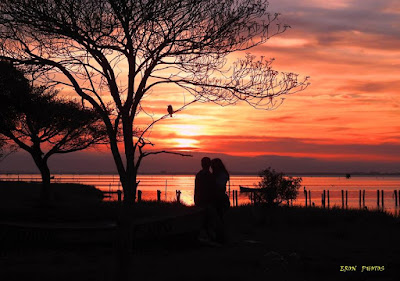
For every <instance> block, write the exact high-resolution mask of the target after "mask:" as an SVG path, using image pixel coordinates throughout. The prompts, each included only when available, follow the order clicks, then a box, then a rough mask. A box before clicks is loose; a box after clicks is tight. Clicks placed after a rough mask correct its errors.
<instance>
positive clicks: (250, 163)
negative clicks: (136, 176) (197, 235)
mask: <svg viewBox="0 0 400 281" xmlns="http://www.w3.org/2000/svg"><path fill="white" fill-rule="evenodd" d="M191 154H192V155H193V157H181V156H177V155H170V154H159V155H156V156H149V157H148V158H146V159H145V160H144V161H143V165H142V167H141V170H140V172H141V173H147V174H149V173H152V174H159V173H165V174H194V173H196V172H197V170H199V169H200V159H201V158H202V157H204V156H208V157H210V158H216V157H219V158H221V159H222V160H223V161H224V163H225V164H226V166H227V168H228V170H229V171H230V172H231V173H232V174H257V173H258V172H259V171H260V170H262V169H264V168H267V167H272V168H274V169H275V170H278V171H283V172H285V173H288V174H290V173H293V174H321V173H323V174H345V173H350V174H357V173H363V174H370V173H373V174H379V173H381V174H382V173H383V174H384V173H400V168H399V167H400V163H393V162H373V161H347V162H345V161H327V160H320V159H314V158H305V157H303V158H300V157H288V156H276V155H262V156H257V157H245V156H232V155H227V154H216V153H202V152H193V153H191ZM49 165H50V168H51V170H52V172H53V173H95V174H98V173H104V174H105V173H116V169H115V166H114V162H113V159H112V156H111V153H109V152H108V153H105V152H98V151H86V152H75V153H70V154H65V155H55V156H54V157H53V158H51V159H50V162H49ZM37 172H38V171H37V169H36V167H35V165H34V163H33V160H32V159H31V157H30V156H29V155H28V154H27V153H24V152H18V153H15V154H12V155H10V156H9V157H7V158H6V159H5V160H3V161H2V162H0V173H37Z"/></svg>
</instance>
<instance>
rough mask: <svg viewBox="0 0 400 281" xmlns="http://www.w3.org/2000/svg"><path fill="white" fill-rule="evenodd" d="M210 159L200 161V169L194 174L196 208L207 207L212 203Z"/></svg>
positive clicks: (205, 158) (204, 158)
mask: <svg viewBox="0 0 400 281" xmlns="http://www.w3.org/2000/svg"><path fill="white" fill-rule="evenodd" d="M210 166H211V159H210V158H208V157H203V158H202V159H201V167H202V169H201V170H200V171H199V172H198V173H197V174H196V179H195V184H194V204H195V205H196V206H198V207H207V206H209V205H211V204H212V203H213V201H212V200H213V196H212V195H213V193H212V191H213V176H212V174H211V172H210Z"/></svg>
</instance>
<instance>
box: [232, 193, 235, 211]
mask: <svg viewBox="0 0 400 281" xmlns="http://www.w3.org/2000/svg"><path fill="white" fill-rule="evenodd" d="M232 207H235V191H234V190H232Z"/></svg>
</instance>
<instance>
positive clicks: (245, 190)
mask: <svg viewBox="0 0 400 281" xmlns="http://www.w3.org/2000/svg"><path fill="white" fill-rule="evenodd" d="M239 187H240V192H253V191H260V190H261V188H254V187H247V186H241V185H239Z"/></svg>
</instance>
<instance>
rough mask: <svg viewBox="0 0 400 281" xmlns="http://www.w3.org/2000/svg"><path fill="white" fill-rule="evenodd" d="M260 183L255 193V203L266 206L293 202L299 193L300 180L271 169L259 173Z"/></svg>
mask: <svg viewBox="0 0 400 281" xmlns="http://www.w3.org/2000/svg"><path fill="white" fill-rule="evenodd" d="M259 176H260V177H261V181H260V182H259V183H258V188H259V190H258V191H256V193H255V197H256V201H258V202H260V203H265V204H267V205H279V204H281V203H282V202H284V201H286V202H287V203H288V204H289V201H290V200H295V199H296V198H297V195H298V193H299V188H300V184H301V181H302V178H300V177H299V178H293V177H289V176H285V175H284V174H283V173H278V172H276V171H275V170H274V169H271V167H269V168H267V169H265V170H263V171H261V172H260V173H259Z"/></svg>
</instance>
